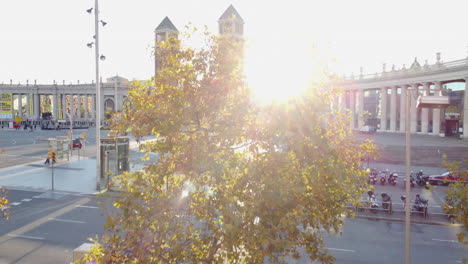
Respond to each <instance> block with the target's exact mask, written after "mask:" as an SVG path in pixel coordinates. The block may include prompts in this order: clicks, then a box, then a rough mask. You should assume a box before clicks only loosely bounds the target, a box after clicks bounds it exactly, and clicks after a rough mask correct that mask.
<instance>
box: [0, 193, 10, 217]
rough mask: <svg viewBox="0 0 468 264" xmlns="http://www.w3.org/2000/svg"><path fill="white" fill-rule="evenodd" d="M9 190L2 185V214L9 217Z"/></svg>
mask: <svg viewBox="0 0 468 264" xmlns="http://www.w3.org/2000/svg"><path fill="white" fill-rule="evenodd" d="M7 194H8V191H6V190H5V189H4V188H3V187H1V186H0V216H1V217H5V218H6V219H8V208H7V206H8V199H7V198H6V197H7Z"/></svg>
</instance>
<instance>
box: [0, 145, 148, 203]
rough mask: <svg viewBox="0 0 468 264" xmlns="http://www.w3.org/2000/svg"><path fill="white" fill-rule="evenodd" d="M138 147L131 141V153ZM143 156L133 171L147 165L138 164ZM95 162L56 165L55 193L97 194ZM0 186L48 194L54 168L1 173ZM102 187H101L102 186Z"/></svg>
mask: <svg viewBox="0 0 468 264" xmlns="http://www.w3.org/2000/svg"><path fill="white" fill-rule="evenodd" d="M138 147H139V146H138V144H137V143H136V142H135V141H130V149H131V150H132V151H137V150H138ZM139 156H141V155H138V154H136V155H135V157H133V158H131V159H130V171H136V170H139V169H141V168H142V167H143V166H144V164H143V163H142V162H139V159H140V158H141V157H139ZM96 181H97V180H96V159H95V158H88V157H84V156H81V157H78V156H77V155H73V156H72V157H71V158H70V160H69V161H68V160H64V161H59V162H58V163H55V164H54V190H56V191H65V192H76V193H82V194H95V193H98V192H99V191H97V190H96ZM0 186H3V187H6V188H10V189H21V190H33V191H49V190H51V189H52V167H51V166H50V165H48V166H46V165H44V161H42V160H41V161H34V162H30V163H26V164H22V165H18V166H12V167H7V168H2V169H0ZM101 186H102V184H101Z"/></svg>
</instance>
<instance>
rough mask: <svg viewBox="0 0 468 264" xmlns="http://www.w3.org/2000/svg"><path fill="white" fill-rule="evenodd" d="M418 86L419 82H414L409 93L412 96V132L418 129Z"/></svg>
mask: <svg viewBox="0 0 468 264" xmlns="http://www.w3.org/2000/svg"><path fill="white" fill-rule="evenodd" d="M418 87H419V84H417V83H416V84H412V85H411V88H412V89H411V90H410V91H411V92H410V93H409V94H408V95H409V96H411V98H410V101H411V115H410V116H411V126H410V132H411V133H416V131H417V129H418V109H417V108H416V96H417V92H418Z"/></svg>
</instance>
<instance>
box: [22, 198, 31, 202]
mask: <svg viewBox="0 0 468 264" xmlns="http://www.w3.org/2000/svg"><path fill="white" fill-rule="evenodd" d="M21 201H22V202H30V201H32V199H23V200H21Z"/></svg>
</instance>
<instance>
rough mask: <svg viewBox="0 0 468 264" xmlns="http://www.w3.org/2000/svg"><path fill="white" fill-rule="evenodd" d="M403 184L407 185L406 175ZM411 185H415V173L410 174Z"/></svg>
mask: <svg viewBox="0 0 468 264" xmlns="http://www.w3.org/2000/svg"><path fill="white" fill-rule="evenodd" d="M403 183H404V184H403V186H406V177H405V179H404V180H403ZM410 186H411V187H414V176H413V173H411V174H410Z"/></svg>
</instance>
